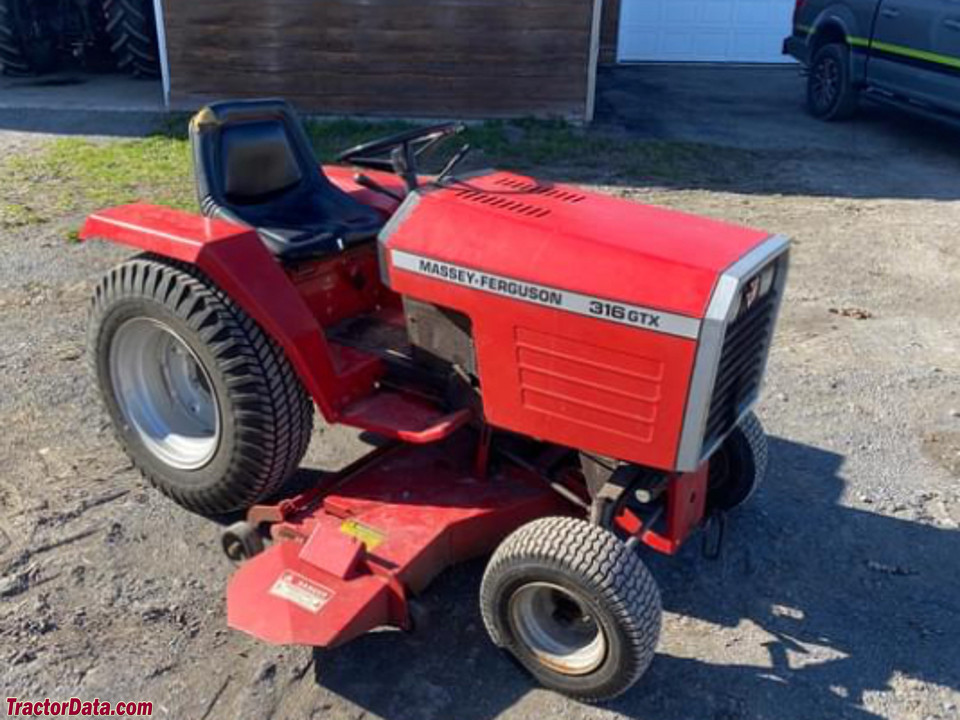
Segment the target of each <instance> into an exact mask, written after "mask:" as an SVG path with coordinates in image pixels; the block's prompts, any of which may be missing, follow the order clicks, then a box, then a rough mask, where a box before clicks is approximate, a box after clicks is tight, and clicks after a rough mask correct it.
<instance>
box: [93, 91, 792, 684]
mask: <svg viewBox="0 0 960 720" xmlns="http://www.w3.org/2000/svg"><path fill="white" fill-rule="evenodd" d="M462 129H463V128H462V126H461V125H458V124H443V125H436V126H431V127H423V128H417V129H414V130H410V131H408V132H404V133H401V134H398V135H395V136H393V137H389V138H385V139H383V140H378V141H375V142H370V143H366V144H363V145H360V146H357V147H355V148H352V149H350V150H348V151H346V152H344V153H343V154H342V155H341V156H340V159H341V160H342V161H343V163H344V165H345V167H340V166H337V167H325V168H322V169H321V168H320V167H319V165H318V164H317V162H316V159H315V157H314V155H313V153H312V150H311V147H310V144H309V142H308V139H307V136H306V134H305V132H304V130H303V128H302V126H301V125H300V122H299V121H298V119H297V118H296V116H295V115H294V114H293V112H292V111H291V110H290V108H289V107H288V106H287V105H285V104H284V103H283V102H279V101H244V102H225V103H218V104H215V105H211V106H209V107H207V108H204V109H203V110H202V111H201V112H200V113H199V114H197V115H196V116H195V117H194V118H193V120H192V121H191V124H190V133H191V139H192V146H193V153H194V160H195V166H196V175H197V188H198V194H199V200H200V209H201V212H202V215H195V214H190V213H185V212H180V211H177V210H172V209H168V208H163V207H157V206H153V205H147V204H134V205H126V206H121V207H115V208H111V209H108V210H104V211H103V212H99V213H96V214H94V215H92V216H91V217H90V218H89V219H88V220H87V221H86V224H85V225H84V228H83V231H82V236H83V237H85V238H91V237H98V238H103V239H107V240H112V241H114V242H118V243H122V244H125V245H130V246H133V247H135V248H138V249H139V250H141V251H142V254H140V255H137V256H136V257H134V258H133V259H131V260H129V261H127V262H125V263H123V264H122V265H120V266H118V267H116V268H115V269H113V270H111V271H110V272H109V273H108V274H107V275H106V276H105V277H104V278H103V279H102V281H101V282H100V283H99V285H98V286H97V288H96V293H95V296H94V298H93V309H92V315H91V325H90V331H89V344H90V346H89V350H90V356H91V358H92V361H93V365H94V369H95V372H96V376H97V381H98V383H99V386H100V389H101V391H102V395H103V399H104V401H105V403H106V407H107V410H108V412H109V414H110V416H111V418H112V420H113V424H114V427H115V429H116V432H117V435H118V437H119V440H120V442H121V443H122V445H123V447H124V448H125V450H126V452H127V453H128V454H129V456H130V458H131V459H132V460H133V461H134V463H136V465H137V467H139V468H140V470H141V471H142V472H143V474H144V475H145V476H146V477H147V479H149V481H150V482H151V483H153V484H154V485H155V486H156V487H158V488H159V489H160V490H161V491H162V492H164V493H165V494H166V495H168V496H170V497H171V498H172V499H173V500H175V501H176V502H178V503H179V504H180V505H182V506H183V507H185V508H187V509H188V510H192V511H195V512H198V513H202V514H205V515H212V516H222V515H224V514H227V513H232V512H236V511H243V512H245V517H246V519H245V520H243V521H241V522H239V523H236V524H234V525H232V526H230V527H229V528H228V529H227V530H226V532H225V533H224V536H223V537H224V548H225V550H226V551H227V553H228V554H229V555H231V556H232V557H234V558H235V559H241V560H242V562H241V563H240V565H239V569H238V570H237V572H236V573H235V574H234V576H233V577H232V579H231V581H230V583H229V587H228V589H227V614H228V621H229V624H230V625H231V626H232V627H234V628H237V629H240V630H243V631H245V632H247V633H250V634H252V635H254V636H256V637H258V638H262V639H263V640H266V641H268V642H272V643H297V644H304V645H311V646H324V647H331V646H335V645H338V644H340V643H344V642H346V641H348V640H350V639H351V638H354V637H357V636H358V635H360V634H362V633H364V632H366V631H368V630H371V629H373V628H375V627H378V626H384V625H392V626H397V627H401V628H409V627H410V625H411V620H410V604H409V600H410V598H411V597H412V596H415V595H416V594H417V593H420V592H422V591H423V590H424V589H425V588H426V587H427V585H428V584H429V583H430V581H431V580H432V579H433V578H434V577H436V576H437V574H439V573H440V572H441V571H442V570H443V569H445V568H446V567H448V566H450V565H451V564H453V563H457V562H460V561H462V560H465V559H467V558H470V557H474V556H479V555H483V554H485V553H489V552H491V551H493V557H492V559H491V560H490V561H489V565H488V566H487V569H486V573H485V575H484V578H483V583H482V587H481V589H480V610H481V613H482V616H483V620H484V623H485V625H486V627H487V630H488V631H489V634H490V637H491V638H492V639H493V641H494V643H496V644H497V645H498V646H500V647H502V648H504V649H506V650H507V651H508V652H510V653H511V654H512V655H514V656H515V657H516V659H517V660H518V661H519V662H520V663H521V664H522V665H523V666H524V667H526V668H527V669H528V670H529V671H530V672H531V673H532V674H533V676H534V677H535V678H536V679H537V680H539V681H540V682H541V683H543V684H544V685H546V686H548V687H550V688H554V689H556V690H559V691H561V692H564V693H567V694H569V695H572V696H574V697H578V698H581V699H585V700H601V699H605V698H610V697H613V696H614V695H617V694H619V693H621V692H623V691H624V690H626V689H627V688H628V687H630V686H631V685H632V684H633V683H634V682H635V681H636V680H637V678H639V677H640V675H641V674H642V673H643V672H644V671H645V670H646V668H647V666H648V665H649V663H650V661H651V659H652V657H653V654H654V650H655V647H656V645H657V639H658V635H659V632H660V624H661V606H660V596H659V591H658V589H657V586H656V584H655V582H654V580H653V578H652V577H651V575H650V574H649V572H648V571H647V569H646V567H645V566H644V564H643V561H642V560H641V554H640V552H639V551H640V549H641V548H642V546H649V547H651V548H653V549H654V550H656V551H660V552H663V553H668V554H672V553H675V552H676V551H677V549H678V548H679V547H680V545H681V544H682V543H683V542H684V541H685V540H686V539H687V538H688V537H690V536H691V534H692V533H693V532H694V531H696V530H697V529H698V528H700V527H701V526H703V525H705V524H706V521H707V519H708V518H710V517H713V516H714V515H716V514H718V513H723V512H724V511H727V510H729V509H731V508H733V507H736V506H737V505H740V504H741V503H743V502H744V501H746V500H747V498H749V497H750V495H751V494H752V492H753V491H754V489H755V488H756V487H757V484H758V483H759V482H760V480H761V478H762V477H763V475H764V473H765V471H766V464H767V451H766V439H765V436H764V433H763V429H762V428H761V426H760V424H759V422H758V421H757V418H756V417H755V416H754V414H753V413H752V412H751V408H752V406H753V405H754V403H755V402H756V400H757V396H758V392H759V390H760V384H761V380H762V379H763V374H764V369H765V365H766V359H767V355H768V352H769V349H770V344H771V338H772V335H773V330H774V325H775V323H776V318H777V313H778V309H779V305H780V301H781V298H782V296H783V291H784V284H785V281H786V277H787V261H788V242H787V241H786V240H785V239H784V238H782V237H778V236H772V237H771V236H769V235H768V234H766V233H763V232H758V231H755V230H747V229H743V228H739V227H734V226H731V225H727V224H723V223H720V222H714V221H711V220H706V219H702V218H698V217H692V216H689V215H684V214H681V213H678V212H671V211H667V210H662V209H657V208H653V207H647V206H644V205H639V204H635V203H631V202H627V201H624V200H619V199H614V198H611V197H606V196H603V195H598V194H593V193H589V192H585V191H582V190H580V189H577V188H574V187H568V186H564V185H558V184H554V183H549V182H543V181H540V180H535V179H532V178H529V177H524V176H522V175H517V174H513V173H509V172H497V171H485V172H473V173H461V172H458V166H459V164H460V160H461V159H462V158H463V156H464V155H465V154H466V152H467V148H466V147H464V148H462V149H461V150H460V151H459V152H457V153H455V154H454V156H453V157H452V158H451V159H450V161H449V162H448V163H447V164H446V166H445V167H444V169H443V170H442V171H441V172H440V173H439V174H437V175H433V176H425V175H423V174H422V172H421V171H420V170H419V164H418V160H420V159H421V158H422V157H423V155H424V154H425V153H427V152H430V151H431V150H432V149H434V148H435V147H436V146H437V145H438V143H441V142H442V141H444V140H445V139H449V138H452V137H454V136H456V135H457V133H458V132H460V131H461V130H462ZM314 405H316V406H317V407H318V408H319V409H320V412H321V413H322V415H323V417H324V419H325V420H326V421H327V422H328V423H342V424H345V425H349V426H352V427H355V428H359V429H360V430H363V431H366V433H367V434H368V436H369V437H373V438H377V439H378V442H376V443H375V447H376V449H374V450H373V451H372V452H370V454H369V455H367V456H366V457H364V458H362V459H361V460H359V461H358V462H356V463H354V464H353V465H351V466H349V467H347V468H346V469H344V470H342V471H340V472H338V473H335V474H330V475H325V476H323V478H322V479H321V480H319V481H317V482H316V483H314V484H313V485H312V486H310V487H308V488H307V489H306V490H302V489H301V491H300V492H299V494H293V493H291V492H290V491H288V492H287V493H286V494H285V493H284V486H285V483H287V481H288V480H289V479H290V478H291V476H293V475H294V473H295V472H296V471H297V468H298V466H299V463H300V461H301V458H302V457H303V454H304V452H305V450H306V448H307V444H308V442H309V440H310V434H311V429H312V425H313V408H314ZM267 539H269V542H266V540H267Z"/></svg>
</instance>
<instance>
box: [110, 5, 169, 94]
mask: <svg viewBox="0 0 960 720" xmlns="http://www.w3.org/2000/svg"><path fill="white" fill-rule="evenodd" d="M103 13H104V15H105V16H106V20H107V34H108V35H109V36H110V51H111V52H112V53H113V56H114V57H115V58H116V61H117V67H118V68H119V69H120V70H123V71H126V72H129V73H131V74H133V75H134V76H135V77H143V78H157V77H160V53H159V50H158V48H157V23H156V19H155V17H154V12H153V2H152V0H103Z"/></svg>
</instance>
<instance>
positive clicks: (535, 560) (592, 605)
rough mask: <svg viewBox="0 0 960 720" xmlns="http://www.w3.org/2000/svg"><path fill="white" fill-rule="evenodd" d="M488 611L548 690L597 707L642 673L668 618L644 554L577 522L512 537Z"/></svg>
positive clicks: (490, 572)
mask: <svg viewBox="0 0 960 720" xmlns="http://www.w3.org/2000/svg"><path fill="white" fill-rule="evenodd" d="M480 608H481V611H482V613H483V622H484V624H485V625H486V628H487V631H488V632H489V634H490V637H491V639H492V640H493V642H494V644H496V645H497V646H499V647H501V648H503V649H504V650H506V651H507V652H509V653H510V654H511V655H513V657H515V658H516V659H517V660H518V661H519V662H520V664H521V665H522V666H523V667H524V668H526V669H527V670H528V671H529V672H530V673H531V674H532V675H533V676H534V677H535V678H536V679H537V680H538V681H539V682H540V683H542V684H543V685H545V686H546V687H548V688H551V689H553V690H556V691H558V692H561V693H564V694H566V695H570V696H572V697H575V698H577V699H580V700H585V701H588V702H595V701H600V700H607V699H610V698H613V697H615V696H617V695H619V694H621V693H623V692H624V691H626V690H627V689H628V688H630V687H631V686H632V685H633V684H634V683H635V682H636V681H637V680H638V679H639V678H640V676H641V675H643V673H644V672H645V671H646V669H647V667H648V666H649V665H650V662H651V660H653V656H654V652H655V650H656V646H657V641H658V639H659V636H660V626H661V616H662V610H661V605H660V592H659V590H658V589H657V585H656V582H655V581H654V579H653V577H652V576H651V575H650V573H649V571H648V570H647V568H646V567H645V566H644V564H643V562H642V561H641V560H640V557H639V556H638V555H637V553H635V552H633V551H632V550H630V549H628V548H627V547H626V546H625V545H624V544H623V543H622V542H620V541H619V540H618V539H617V538H616V537H614V535H613V534H612V533H610V532H609V531H608V530H605V529H603V528H601V527H599V526H598V525H591V524H590V523H587V522H585V521H583V520H578V519H575V518H569V517H549V518H542V519H540V520H535V521H533V522H531V523H528V524H527V525H524V526H523V527H521V528H520V529H519V530H517V531H516V532H514V533H513V534H512V535H510V536H509V537H508V538H507V539H506V540H504V541H503V543H502V544H501V545H500V547H499V548H498V549H497V551H496V552H495V553H494V555H493V558H492V559H491V560H490V563H489V565H488V566H487V570H486V572H485V574H484V577H483V584H482V586H481V590H480Z"/></svg>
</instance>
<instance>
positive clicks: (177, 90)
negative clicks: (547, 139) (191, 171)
mask: <svg viewBox="0 0 960 720" xmlns="http://www.w3.org/2000/svg"><path fill="white" fill-rule="evenodd" d="M593 7H594V0H164V8H165V13H164V15H165V24H166V40H167V52H168V56H169V69H170V82H171V103H172V105H173V106H174V107H180V108H191V107H196V106H198V105H200V104H202V103H203V102H205V101H209V100H211V99H214V98H223V97H257V96H282V97H285V98H287V99H289V100H291V101H293V102H294V103H295V104H296V105H297V106H298V107H299V108H300V109H301V110H304V111H310V112H317V113H331V114H365V115H391V116H399V115H407V116H424V117H430V116H433V117H453V116H456V117H504V116H524V115H538V116H565V117H572V118H579V119H582V118H583V117H584V115H585V113H586V112H587V92H588V73H589V68H590V62H589V60H590V53H591V42H590V41H591V29H592V28H591V25H592V20H593Z"/></svg>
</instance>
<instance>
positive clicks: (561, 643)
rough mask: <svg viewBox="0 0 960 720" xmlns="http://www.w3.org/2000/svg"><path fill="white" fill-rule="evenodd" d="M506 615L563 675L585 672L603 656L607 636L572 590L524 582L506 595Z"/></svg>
mask: <svg viewBox="0 0 960 720" xmlns="http://www.w3.org/2000/svg"><path fill="white" fill-rule="evenodd" d="M509 612H510V617H511V619H512V621H513V626H514V628H516V630H517V634H518V635H519V638H520V640H521V641H522V642H523V644H524V645H526V646H527V648H528V649H529V650H530V652H531V653H533V655H534V656H536V658H537V659H538V660H539V661H540V662H541V663H543V664H544V665H546V666H547V667H549V668H551V669H552V670H556V671H557V672H560V673H563V674H564V675H586V674H588V673H591V672H593V671H594V670H596V669H597V668H598V667H600V665H601V664H602V663H603V661H604V659H606V657H607V637H606V635H605V634H604V631H603V628H602V627H601V625H600V624H599V623H598V622H597V620H596V618H594V617H593V616H592V614H591V611H590V609H589V605H588V604H587V603H586V602H585V601H584V599H583V598H581V597H580V596H579V595H578V594H577V593H576V592H573V591H571V590H570V589H568V588H564V587H561V586H559V585H555V584H553V583H545V582H536V583H529V584H528V585H524V586H523V587H521V588H520V589H519V590H517V591H516V592H515V593H514V594H513V596H512V597H511V598H510V606H509Z"/></svg>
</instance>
